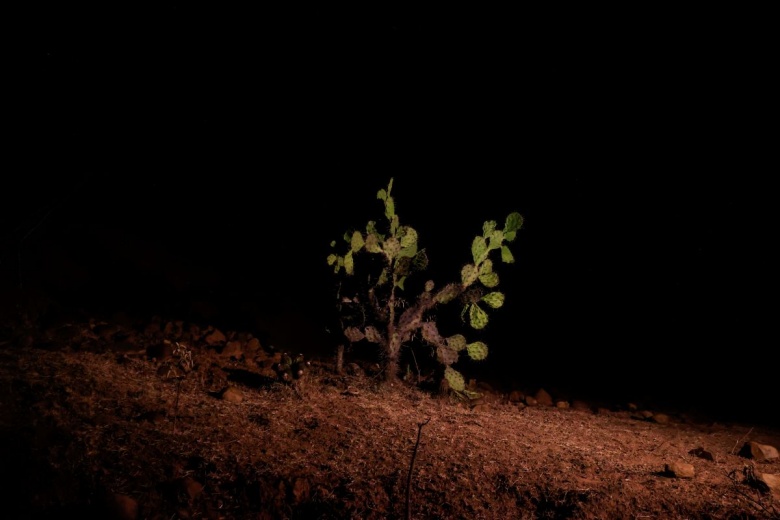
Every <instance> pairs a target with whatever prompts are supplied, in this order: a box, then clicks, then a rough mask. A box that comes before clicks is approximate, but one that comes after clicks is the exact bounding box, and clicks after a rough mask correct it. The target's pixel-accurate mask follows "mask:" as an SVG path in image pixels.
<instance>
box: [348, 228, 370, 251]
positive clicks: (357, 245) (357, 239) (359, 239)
mask: <svg viewBox="0 0 780 520" xmlns="http://www.w3.org/2000/svg"><path fill="white" fill-rule="evenodd" d="M365 243H366V241H365V240H363V235H361V234H360V232H359V231H355V232H354V233H352V240H351V241H350V247H351V248H352V252H353V253H357V252H358V251H360V250H361V249H363V246H364V245H365Z"/></svg>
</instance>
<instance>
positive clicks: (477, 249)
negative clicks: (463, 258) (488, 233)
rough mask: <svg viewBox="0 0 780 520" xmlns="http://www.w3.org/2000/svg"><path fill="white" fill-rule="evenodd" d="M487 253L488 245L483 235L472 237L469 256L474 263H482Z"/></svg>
mask: <svg viewBox="0 0 780 520" xmlns="http://www.w3.org/2000/svg"><path fill="white" fill-rule="evenodd" d="M487 255H488V246H487V242H486V241H485V237H474V240H473V241H472V242H471V257H472V258H473V259H474V263H475V264H480V263H482V262H483V261H484V260H485V258H487Z"/></svg>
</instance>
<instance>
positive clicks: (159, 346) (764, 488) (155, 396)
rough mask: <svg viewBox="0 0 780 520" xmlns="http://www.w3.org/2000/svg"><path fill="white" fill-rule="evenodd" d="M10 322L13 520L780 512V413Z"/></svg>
mask: <svg viewBox="0 0 780 520" xmlns="http://www.w3.org/2000/svg"><path fill="white" fill-rule="evenodd" d="M18 325H19V326H18V327H11V326H7V327H5V328H4V329H3V336H2V337H0V388H1V389H2V391H0V396H1V400H0V406H1V408H0V414H1V415H0V456H1V457H2V464H1V466H2V468H3V473H4V480H5V482H6V484H5V485H4V486H3V487H1V488H0V489H2V491H0V495H2V497H1V498H2V502H1V503H0V507H2V509H3V511H2V516H3V517H4V518H8V519H9V520H10V519H17V518H19V519H21V518H56V517H62V516H64V515H75V516H77V517H80V518H101V519H104V518H121V519H136V518H144V519H172V518H181V519H194V518H213V519H233V518H235V519H239V518H263V519H272V518H279V519H304V518H305V519H340V518H354V519H380V518H381V519H384V518H407V519H409V518H426V519H454V518H464V519H466V518H468V519H505V518H523V519H532V518H549V519H559V518H572V519H574V518H576V519H607V518H609V519H615V518H632V519H633V518H659V519H661V518H663V519H682V518H687V519H705V518H706V519H778V518H780V489H779V488H778V480H780V461H779V460H778V455H777V450H776V447H777V446H780V430H778V429H777V428H773V427H768V426H761V425H754V424H746V423H730V422H717V421H714V420H710V419H707V418H706V417H693V416H690V415H687V414H684V413H679V412H675V411H673V410H660V409H651V408H648V407H645V406H642V405H641V404H638V403H593V402H587V401H581V400H578V399H576V398H572V397H571V396H569V397H567V398H565V399H564V398H562V397H559V396H555V395H551V394H550V393H549V392H547V391H545V389H540V388H535V389H529V388H512V389H502V388H495V387H492V386H491V385H490V384H488V383H475V386H473V388H474V389H475V390H476V391H478V392H479V393H480V394H481V397H480V398H478V399H474V400H472V401H468V402H464V401H462V400H459V399H457V398H456V397H455V396H453V395H452V394H450V393H448V392H447V391H446V390H445V391H442V390H441V389H440V388H439V387H438V386H436V385H430V386H429V387H426V386H425V385H414V384H411V382H399V384H397V385H395V386H392V387H388V386H386V385H384V384H382V381H381V377H380V375H379V374H378V373H377V371H376V367H375V366H374V365H373V364H372V363H371V362H369V361H365V360H351V359H349V358H348V359H347V360H346V362H345V364H344V367H343V370H342V371H340V372H339V371H338V370H336V366H335V363H334V362H333V360H332V359H314V358H312V359H305V360H304V361H303V363H301V364H300V366H297V365H296V366H293V367H284V370H280V367H279V363H280V362H284V360H285V357H284V353H283V352H280V351H275V350H273V349H272V348H270V346H268V345H263V344H261V341H260V340H259V339H258V338H256V337H253V336H252V335H251V334H248V333H242V332H240V331H222V330H219V329H217V328H215V327H213V326H199V325H194V324H189V323H184V322H181V321H179V322H165V321H163V320H160V319H151V320H149V321H148V322H145V323H144V322H140V321H133V320H128V319H118V318H117V319H116V320H98V319H88V320H83V321H77V320H71V321H69V322H64V323H60V324H59V325H57V326H52V327H49V328H47V329H45V330H33V329H31V328H29V327H28V328H24V327H23V326H22V325H23V323H18ZM292 354H293V355H294V353H292ZM293 361H295V360H293ZM299 361H300V360H299ZM298 368H300V369H301V370H303V372H304V373H303V375H302V377H300V378H296V377H295V375H296V374H295V371H296V370H297V369H298ZM285 374H286V375H285Z"/></svg>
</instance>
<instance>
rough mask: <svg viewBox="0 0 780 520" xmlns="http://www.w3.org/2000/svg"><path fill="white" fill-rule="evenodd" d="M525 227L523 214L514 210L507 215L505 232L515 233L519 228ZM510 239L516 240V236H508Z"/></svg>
mask: <svg viewBox="0 0 780 520" xmlns="http://www.w3.org/2000/svg"><path fill="white" fill-rule="evenodd" d="M521 227H523V216H522V215H521V214H520V213H518V212H516V211H515V212H513V213H510V214H509V215H507V217H506V223H505V224H504V233H514V232H515V231H517V230H518V229H520V228H521ZM507 240H508V241H510V242H511V241H512V240H514V236H512V238H511V239H510V238H509V237H507Z"/></svg>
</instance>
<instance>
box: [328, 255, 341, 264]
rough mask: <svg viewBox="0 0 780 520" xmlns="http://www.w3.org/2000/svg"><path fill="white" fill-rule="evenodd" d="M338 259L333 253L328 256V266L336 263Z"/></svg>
mask: <svg viewBox="0 0 780 520" xmlns="http://www.w3.org/2000/svg"><path fill="white" fill-rule="evenodd" d="M338 259H339V257H338V255H334V254H333V253H331V254H329V255H328V265H333V264H335V263H336V262H337V261H338Z"/></svg>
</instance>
